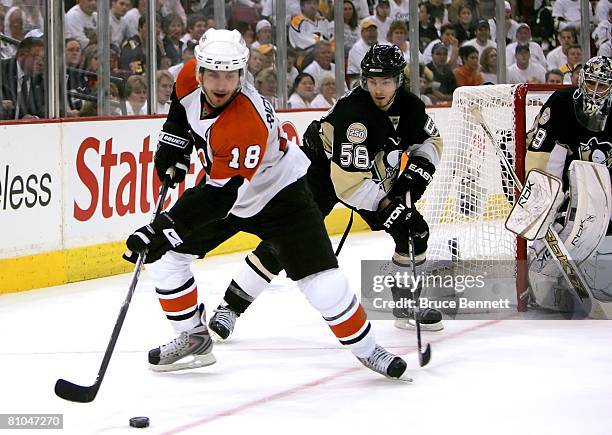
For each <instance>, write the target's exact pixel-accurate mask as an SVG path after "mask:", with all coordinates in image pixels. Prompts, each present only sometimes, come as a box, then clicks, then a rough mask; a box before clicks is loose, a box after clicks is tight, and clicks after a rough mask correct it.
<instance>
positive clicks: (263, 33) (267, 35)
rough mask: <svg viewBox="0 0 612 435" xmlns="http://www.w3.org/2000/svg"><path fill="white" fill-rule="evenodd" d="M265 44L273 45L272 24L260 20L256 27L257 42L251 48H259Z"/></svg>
mask: <svg viewBox="0 0 612 435" xmlns="http://www.w3.org/2000/svg"><path fill="white" fill-rule="evenodd" d="M265 44H270V45H272V24H271V23H270V22H269V21H268V20H259V21H258V22H257V24H256V25H255V41H254V42H253V43H252V44H251V48H259V47H261V46H262V45H265ZM272 47H274V45H272ZM274 48H276V47H274Z"/></svg>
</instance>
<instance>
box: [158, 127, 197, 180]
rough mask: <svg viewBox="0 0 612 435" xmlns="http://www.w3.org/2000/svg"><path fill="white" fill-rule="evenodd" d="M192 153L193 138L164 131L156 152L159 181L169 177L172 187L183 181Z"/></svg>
mask: <svg viewBox="0 0 612 435" xmlns="http://www.w3.org/2000/svg"><path fill="white" fill-rule="evenodd" d="M183 136H184V134H183ZM191 151H193V141H192V140H191V138H184V137H182V136H179V135H176V134H172V133H169V132H166V131H162V132H161V133H160V134H159V142H158V144H157V151H156V152H155V170H156V171H157V176H158V177H159V179H160V180H164V179H165V178H166V177H167V176H169V177H170V181H172V183H173V185H172V187H174V186H176V184H177V183H180V182H181V181H183V180H184V179H185V175H187V171H188V170H189V163H190V161H191Z"/></svg>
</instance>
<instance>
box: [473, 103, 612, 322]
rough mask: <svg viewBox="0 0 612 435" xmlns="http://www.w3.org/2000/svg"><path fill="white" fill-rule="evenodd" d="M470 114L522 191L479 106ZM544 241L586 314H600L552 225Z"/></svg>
mask: <svg viewBox="0 0 612 435" xmlns="http://www.w3.org/2000/svg"><path fill="white" fill-rule="evenodd" d="M470 112H471V113H472V116H473V117H474V118H475V119H476V121H477V122H478V123H479V124H480V126H481V127H482V128H483V130H484V132H485V134H486V135H487V136H488V137H489V140H490V141H491V143H492V144H493V147H494V148H495V152H496V153H497V156H498V157H499V158H500V159H501V161H502V164H503V165H504V167H505V168H506V171H507V172H508V173H509V174H510V175H511V177H512V180H513V181H514V184H515V186H516V187H517V189H518V190H522V189H523V183H522V182H521V181H520V180H519V179H518V177H517V175H516V172H515V171H514V168H513V167H512V165H511V164H510V162H509V161H508V158H507V157H506V155H505V154H504V152H503V151H502V149H501V147H500V146H499V143H498V142H497V139H496V138H495V136H494V135H493V133H492V132H491V130H490V129H489V126H488V125H487V123H486V121H485V120H484V117H483V116H482V113H481V112H480V109H479V108H478V107H477V106H472V107H471V108H470ZM543 240H544V243H545V245H546V247H547V248H548V250H549V251H550V253H551V254H552V255H551V256H552V258H553V259H554V261H555V263H557V266H558V267H559V270H560V271H561V274H562V275H563V277H564V278H565V280H566V281H567V283H568V284H569V286H570V288H571V289H572V290H574V291H573V296H574V297H575V298H576V299H577V300H578V301H579V302H580V304H581V305H582V307H583V308H584V310H585V312H586V314H587V315H589V316H591V315H593V314H596V312H597V313H598V312H599V311H601V308H600V306H599V304H596V303H593V301H595V300H596V299H594V298H593V292H592V291H591V289H590V288H589V285H588V284H587V282H586V280H585V278H584V275H583V274H582V272H581V271H580V269H579V268H578V266H577V265H576V264H574V263H573V262H572V259H571V257H570V255H569V252H568V250H567V248H566V247H565V245H564V244H563V241H562V240H561V239H560V238H559V234H557V232H556V231H555V230H554V229H553V228H552V225H551V226H550V227H549V228H548V230H547V232H546V236H544V239H543Z"/></svg>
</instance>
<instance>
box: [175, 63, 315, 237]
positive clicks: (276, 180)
mask: <svg viewBox="0 0 612 435" xmlns="http://www.w3.org/2000/svg"><path fill="white" fill-rule="evenodd" d="M163 130H164V132H168V133H171V134H174V135H177V136H179V137H189V136H191V137H193V139H194V143H195V147H196V149H197V153H198V156H199V157H200V160H201V161H202V163H203V165H204V166H205V168H206V174H207V176H206V178H205V179H204V180H203V181H202V182H201V183H200V185H199V186H198V187H197V188H196V189H194V191H193V192H189V195H186V196H188V197H189V198H188V199H186V200H183V201H179V203H177V205H176V206H175V207H174V208H173V210H172V211H171V215H172V216H173V217H175V218H176V219H178V220H179V221H181V222H183V223H185V224H188V223H194V224H195V223H197V224H198V225H200V224H202V223H205V222H210V221H211V220H215V219H221V218H224V217H225V216H227V214H229V213H232V214H234V215H236V216H238V217H242V218H248V217H251V216H253V215H255V214H257V213H258V212H259V211H260V210H261V209H262V208H263V207H264V206H265V205H266V204H267V202H268V201H269V200H270V199H272V197H273V196H274V195H276V194H277V193H278V192H279V191H280V190H281V189H283V188H284V187H286V186H287V185H289V184H291V183H293V182H295V181H296V180H297V179H299V178H301V177H302V176H304V174H305V173H306V170H307V168H308V159H307V158H306V157H305V156H304V154H303V153H302V152H301V151H300V150H299V149H297V145H295V144H294V143H291V142H287V140H286V137H285V135H284V133H283V131H282V130H281V128H280V123H279V121H278V119H277V117H276V113H275V112H274V109H273V108H272V105H271V104H270V102H268V101H267V100H266V99H265V98H264V97H262V96H261V95H260V94H259V93H258V92H257V91H256V90H255V89H254V88H253V87H252V85H250V84H248V83H247V84H245V85H243V86H242V88H241V90H240V91H239V92H238V93H237V95H236V96H235V97H234V98H233V99H232V100H231V101H230V102H229V103H228V104H227V105H226V106H224V107H223V108H221V109H214V108H212V107H211V106H210V105H209V104H208V103H207V102H206V99H205V97H204V94H203V93H202V91H201V89H200V86H199V84H198V82H197V81H196V78H195V61H194V60H191V61H190V62H187V63H186V64H185V66H184V67H183V69H182V70H181V72H180V73H179V76H178V77H177V80H176V84H175V87H174V92H173V95H172V103H171V106H170V111H169V113H168V118H167V120H166V122H165V124H164V127H163ZM194 194H195V196H194Z"/></svg>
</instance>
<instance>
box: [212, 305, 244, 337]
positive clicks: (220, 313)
mask: <svg viewBox="0 0 612 435" xmlns="http://www.w3.org/2000/svg"><path fill="white" fill-rule="evenodd" d="M237 318H238V313H236V312H235V311H234V310H231V309H230V308H229V307H227V306H223V305H219V306H218V307H217V309H216V310H215V314H214V315H213V316H212V317H211V319H210V322H209V323H208V328H209V329H210V331H211V335H212V336H213V338H215V339H217V340H216V341H223V340H227V339H228V338H229V336H230V335H232V332H233V331H234V326H235V325H236V319H237Z"/></svg>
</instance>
